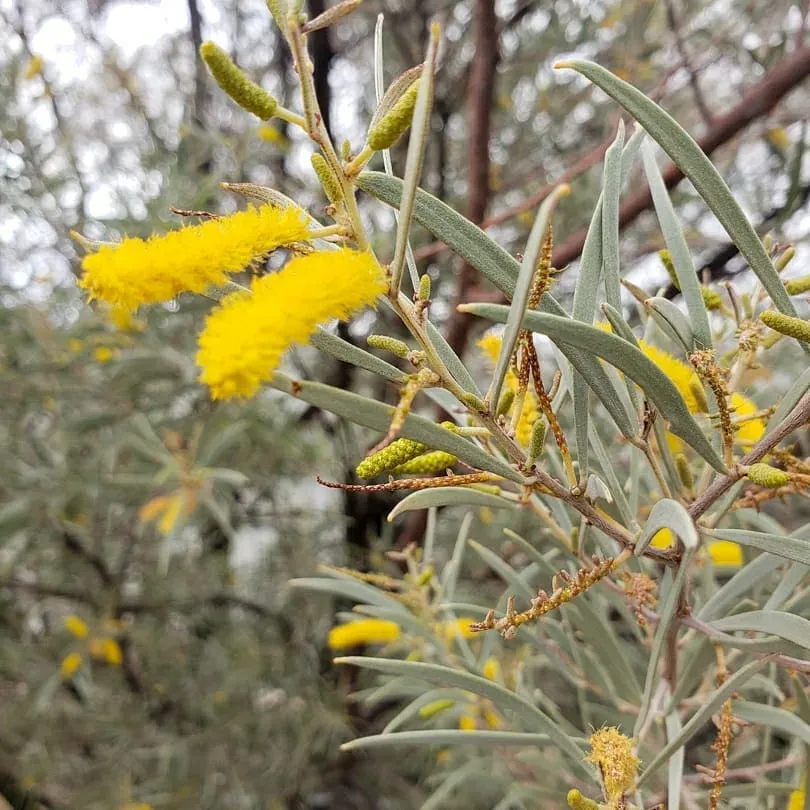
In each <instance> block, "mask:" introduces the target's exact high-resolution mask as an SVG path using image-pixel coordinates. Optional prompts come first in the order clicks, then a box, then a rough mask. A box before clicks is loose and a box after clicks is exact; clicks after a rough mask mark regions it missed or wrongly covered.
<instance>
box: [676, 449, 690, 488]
mask: <svg viewBox="0 0 810 810" xmlns="http://www.w3.org/2000/svg"><path fill="white" fill-rule="evenodd" d="M675 466H676V467H677V469H678V477H679V478H680V479H681V483H682V484H683V485H684V487H685V488H686V489H687V490H690V491H691V490H692V489H693V488H694V486H695V479H694V478H693V477H692V470H691V468H690V467H689V461H688V459H687V458H686V456H685V455H684V454H683V453H678V454H677V455H676V456H675Z"/></svg>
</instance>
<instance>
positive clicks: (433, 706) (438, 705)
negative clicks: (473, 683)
mask: <svg viewBox="0 0 810 810" xmlns="http://www.w3.org/2000/svg"><path fill="white" fill-rule="evenodd" d="M455 705H456V701H455V700H450V698H445V699H444V700H433V701H431V702H430V703H427V704H425V705H424V706H422V708H421V709H419V716H420V717H421V718H422V719H423V720H430V718H431V717H435V716H436V715H437V714H439V713H440V712H443V711H445V710H446V709H452V708H453V706H455Z"/></svg>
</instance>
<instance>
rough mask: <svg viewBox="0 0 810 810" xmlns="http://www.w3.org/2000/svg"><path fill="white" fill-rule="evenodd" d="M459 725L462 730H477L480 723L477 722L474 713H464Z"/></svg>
mask: <svg viewBox="0 0 810 810" xmlns="http://www.w3.org/2000/svg"><path fill="white" fill-rule="evenodd" d="M458 727H459V728H460V729H461V730H462V731H475V729H476V728H477V727H478V724H477V723H476V722H475V718H474V717H473V716H472V715H470V714H462V715H461V717H459V719H458Z"/></svg>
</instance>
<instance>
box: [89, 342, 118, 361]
mask: <svg viewBox="0 0 810 810" xmlns="http://www.w3.org/2000/svg"><path fill="white" fill-rule="evenodd" d="M93 357H94V358H95V360H96V362H97V363H109V362H110V360H112V359H113V357H115V351H113V349H111V348H110V347H109V346H99V347H98V348H97V349H95V350H94V351H93Z"/></svg>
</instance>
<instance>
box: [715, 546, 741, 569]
mask: <svg viewBox="0 0 810 810" xmlns="http://www.w3.org/2000/svg"><path fill="white" fill-rule="evenodd" d="M707 548H708V551H709V557H711V560H712V563H713V564H714V565H716V566H717V567H719V568H739V567H740V566H741V565H742V564H743V562H744V559H743V552H742V546H740V544H739V543H733V542H732V541H731V540H713V541H712V542H711V543H709V545H708V546H707Z"/></svg>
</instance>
